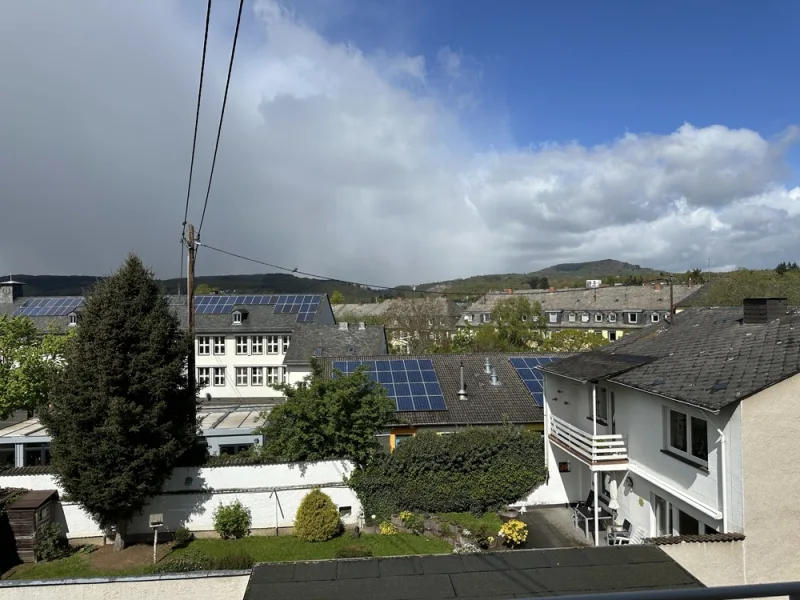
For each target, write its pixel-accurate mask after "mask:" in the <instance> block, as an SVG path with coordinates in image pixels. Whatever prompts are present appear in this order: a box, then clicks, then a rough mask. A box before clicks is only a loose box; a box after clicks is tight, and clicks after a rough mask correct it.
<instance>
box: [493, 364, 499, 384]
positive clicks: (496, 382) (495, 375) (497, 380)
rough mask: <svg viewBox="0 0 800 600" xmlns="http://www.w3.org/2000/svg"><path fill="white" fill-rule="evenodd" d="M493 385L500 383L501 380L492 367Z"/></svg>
mask: <svg viewBox="0 0 800 600" xmlns="http://www.w3.org/2000/svg"><path fill="white" fill-rule="evenodd" d="M492 385H500V380H499V379H498V378H497V371H495V370H494V367H492Z"/></svg>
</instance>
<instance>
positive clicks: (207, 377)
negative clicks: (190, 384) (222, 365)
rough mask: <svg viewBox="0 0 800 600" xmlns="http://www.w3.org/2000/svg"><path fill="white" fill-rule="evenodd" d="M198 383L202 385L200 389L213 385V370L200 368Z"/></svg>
mask: <svg viewBox="0 0 800 600" xmlns="http://www.w3.org/2000/svg"><path fill="white" fill-rule="evenodd" d="M197 383H199V384H200V387H208V386H209V385H210V384H211V369H209V368H208V367H198V368H197Z"/></svg>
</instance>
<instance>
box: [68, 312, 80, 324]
mask: <svg viewBox="0 0 800 600" xmlns="http://www.w3.org/2000/svg"><path fill="white" fill-rule="evenodd" d="M69 324H70V326H75V325H77V324H78V314H77V313H69Z"/></svg>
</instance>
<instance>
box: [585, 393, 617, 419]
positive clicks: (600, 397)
mask: <svg viewBox="0 0 800 600" xmlns="http://www.w3.org/2000/svg"><path fill="white" fill-rule="evenodd" d="M595 390H596V392H595V394H596V400H595V404H596V406H595V412H594V414H595V415H596V416H597V421H598V422H602V423H604V424H605V423H606V422H607V421H608V402H609V400H613V398H614V392H612V391H610V390H607V389H606V388H604V387H600V386H596V387H595ZM591 409H592V400H591V398H590V399H589V410H591ZM591 417H592V414H591V413H589V418H590V419H591Z"/></svg>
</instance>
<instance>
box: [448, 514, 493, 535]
mask: <svg viewBox="0 0 800 600" xmlns="http://www.w3.org/2000/svg"><path fill="white" fill-rule="evenodd" d="M437 516H438V517H439V518H440V519H441V520H442V521H443V522H445V523H452V524H453V525H458V526H459V527H461V529H468V530H469V531H471V532H473V533H475V532H476V531H478V528H479V527H480V526H481V525H486V526H487V527H488V528H489V531H490V535H494V534H496V533H497V532H498V531H500V528H501V527H502V526H503V520H502V519H501V518H500V517H499V516H498V515H497V513H493V512H487V513H486V514H484V515H483V516H482V517H480V518H478V517H476V516H475V515H473V514H472V513H468V512H463V513H439V514H438V515H437Z"/></svg>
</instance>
